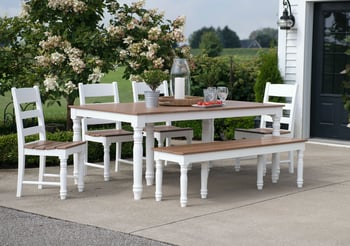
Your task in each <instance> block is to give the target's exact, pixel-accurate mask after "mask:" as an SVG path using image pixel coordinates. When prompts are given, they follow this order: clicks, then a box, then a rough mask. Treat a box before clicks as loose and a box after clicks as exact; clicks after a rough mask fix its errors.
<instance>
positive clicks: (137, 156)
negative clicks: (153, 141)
mask: <svg viewBox="0 0 350 246" xmlns="http://www.w3.org/2000/svg"><path fill="white" fill-rule="evenodd" d="M133 128H134V149H133V159H134V165H133V172H134V184H133V192H134V199H135V200H140V199H141V197H142V152H143V148H142V138H143V137H142V130H143V127H142V126H141V127H140V126H133Z"/></svg>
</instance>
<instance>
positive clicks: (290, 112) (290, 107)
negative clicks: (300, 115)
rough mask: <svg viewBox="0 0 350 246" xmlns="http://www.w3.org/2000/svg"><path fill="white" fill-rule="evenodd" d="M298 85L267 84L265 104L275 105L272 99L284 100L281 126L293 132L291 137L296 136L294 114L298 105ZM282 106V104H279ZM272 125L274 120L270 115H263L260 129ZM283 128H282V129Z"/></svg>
mask: <svg viewBox="0 0 350 246" xmlns="http://www.w3.org/2000/svg"><path fill="white" fill-rule="evenodd" d="M297 89H298V85H297V84H271V83H270V82H267V83H266V87H265V93H264V100H263V102H264V103H274V104H276V102H274V101H272V98H275V99H276V98H281V99H282V100H284V102H283V104H284V107H283V114H282V117H281V121H280V122H281V125H282V126H283V127H285V128H286V129H287V130H288V131H290V132H291V135H292V136H293V135H294V121H295V117H294V112H295V105H296V96H297ZM278 104H280V103H278ZM271 123H272V118H271V116H269V115H262V116H261V121H260V127H261V128H265V127H267V125H268V124H271ZM282 126H281V127H282Z"/></svg>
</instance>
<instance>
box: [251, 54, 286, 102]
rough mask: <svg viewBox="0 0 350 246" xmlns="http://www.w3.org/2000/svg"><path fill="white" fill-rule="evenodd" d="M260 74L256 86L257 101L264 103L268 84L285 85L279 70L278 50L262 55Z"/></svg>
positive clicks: (260, 58) (260, 57)
mask: <svg viewBox="0 0 350 246" xmlns="http://www.w3.org/2000/svg"><path fill="white" fill-rule="evenodd" d="M258 69H259V73H258V76H257V78H256V83H255V86H254V92H255V100H256V101H257V102H262V101H263V99H264V92H265V85H266V82H271V83H272V84H283V79H282V76H281V73H280V71H279V69H278V56H277V50H276V49H270V50H268V51H266V52H262V53H260V56H259V68H258Z"/></svg>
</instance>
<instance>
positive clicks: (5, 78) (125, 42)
mask: <svg viewBox="0 0 350 246" xmlns="http://www.w3.org/2000/svg"><path fill="white" fill-rule="evenodd" d="M143 6H144V1H143V0H140V1H138V2H136V3H133V4H131V6H129V5H127V4H124V5H123V6H121V5H120V4H119V3H118V2H116V1H115V0H94V1H90V0H65V1H61V0H28V1H26V2H25V4H24V5H23V12H22V14H21V16H20V17H16V18H12V19H1V18H0V20H1V21H0V28H1V29H0V34H1V35H0V44H2V46H1V47H0V51H1V55H2V58H3V57H6V58H8V59H5V60H3V59H1V61H0V68H1V70H0V82H1V84H0V88H1V93H4V92H5V91H6V90H9V88H10V86H13V85H17V84H16V83H17V79H18V78H20V79H21V81H20V84H18V85H19V86H21V87H23V86H27V85H28V86H32V85H34V84H38V85H39V86H40V89H41V94H42V99H43V101H47V100H49V101H50V102H51V103H54V102H57V103H60V101H59V100H60V99H61V98H62V97H63V98H64V99H65V100H66V105H67V129H71V127H72V122H71V120H70V108H69V105H72V104H74V101H75V99H76V97H77V96H78V88H77V85H78V83H96V82H99V81H100V79H101V77H102V76H103V75H104V73H107V72H109V71H111V70H113V69H114V68H115V65H117V64H118V65H119V64H121V65H124V64H125V65H127V68H126V69H125V73H126V74H125V76H129V75H132V74H135V73H136V74H137V73H140V71H141V70H142V71H143V69H144V68H145V67H149V66H150V64H153V65H155V63H156V64H157V66H159V67H158V68H161V69H167V68H169V67H170V66H171V65H169V64H170V63H171V62H172V58H173V57H174V56H175V55H178V54H179V55H181V54H182V55H183V56H185V55H186V54H189V51H188V49H186V48H183V49H182V48H177V49H175V46H176V42H177V41H179V40H183V33H182V32H181V27H182V25H183V24H184V23H183V22H182V19H176V20H174V21H173V22H171V21H168V23H167V24H164V22H165V20H164V16H163V15H162V14H159V13H158V12H157V11H156V10H146V9H144V8H143ZM106 10H107V11H108V13H110V14H111V23H110V25H109V26H108V27H107V28H106V27H105V26H104V24H103V22H102V20H103V19H104V13H105V11H106ZM163 24H164V25H163ZM163 34H164V35H163ZM175 50H176V51H175ZM135 54H137V55H138V58H140V59H141V60H140V61H141V62H142V66H140V64H138V63H137V62H138V61H139V60H137V57H136V58H135ZM124 55H125V56H124ZM160 56H161V57H162V59H164V61H163V60H161V59H159V58H160ZM135 59H136V60H135ZM154 62H155V63H154ZM145 64H147V65H145ZM11 66H12V67H11ZM12 68H13V69H12ZM12 82H15V83H13V84H11V83H12Z"/></svg>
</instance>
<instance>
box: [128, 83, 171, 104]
mask: <svg viewBox="0 0 350 246" xmlns="http://www.w3.org/2000/svg"><path fill="white" fill-rule="evenodd" d="M131 86H132V95H133V99H134V102H140V101H142V99H140V96H144V95H145V91H150V90H151V88H150V87H149V86H148V85H147V84H146V82H137V81H132V82H131ZM156 90H158V91H159V93H160V94H163V95H164V96H169V89H168V82H167V81H166V80H164V81H163V83H162V84H161V85H160V86H158V88H157V89H156Z"/></svg>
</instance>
